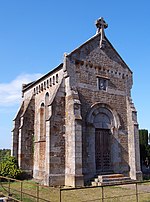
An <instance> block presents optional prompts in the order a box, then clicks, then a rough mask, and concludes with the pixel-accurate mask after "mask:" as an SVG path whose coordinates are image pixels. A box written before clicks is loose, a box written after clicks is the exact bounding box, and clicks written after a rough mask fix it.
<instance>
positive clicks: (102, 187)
mask: <svg viewBox="0 0 150 202" xmlns="http://www.w3.org/2000/svg"><path fill="white" fill-rule="evenodd" d="M102 202H104V187H103V186H102Z"/></svg>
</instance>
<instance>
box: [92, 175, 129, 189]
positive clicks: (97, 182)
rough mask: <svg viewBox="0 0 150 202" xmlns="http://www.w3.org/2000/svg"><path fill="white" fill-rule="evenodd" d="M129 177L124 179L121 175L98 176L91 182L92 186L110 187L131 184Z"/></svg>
mask: <svg viewBox="0 0 150 202" xmlns="http://www.w3.org/2000/svg"><path fill="white" fill-rule="evenodd" d="M131 181H132V180H131V178H130V177H125V176H124V175H123V174H111V175H98V177H97V178H95V179H94V181H93V182H91V184H92V186H101V185H111V184H123V183H126V182H131Z"/></svg>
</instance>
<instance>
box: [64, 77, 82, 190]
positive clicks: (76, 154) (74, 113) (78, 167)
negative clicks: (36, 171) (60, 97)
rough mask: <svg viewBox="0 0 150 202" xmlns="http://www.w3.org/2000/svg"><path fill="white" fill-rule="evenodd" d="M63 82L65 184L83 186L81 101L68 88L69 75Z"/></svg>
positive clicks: (72, 90) (73, 90)
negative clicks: (64, 86) (64, 102)
mask: <svg viewBox="0 0 150 202" xmlns="http://www.w3.org/2000/svg"><path fill="white" fill-rule="evenodd" d="M65 84H66V106H65V109H66V117H65V126H66V134H65V142H66V146H65V150H66V154H65V163H66V164H65V185H66V186H72V187H76V186H83V175H82V117H81V109H80V105H81V103H80V100H79V97H78V93H77V91H76V89H75V88H74V89H70V81H69V77H67V78H65Z"/></svg>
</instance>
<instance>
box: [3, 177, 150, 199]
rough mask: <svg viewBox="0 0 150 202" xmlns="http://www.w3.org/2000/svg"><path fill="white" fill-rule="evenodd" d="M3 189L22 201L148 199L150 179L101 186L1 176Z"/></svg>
mask: <svg viewBox="0 0 150 202" xmlns="http://www.w3.org/2000/svg"><path fill="white" fill-rule="evenodd" d="M0 192H2V193H3V194H4V196H7V197H9V198H10V199H13V200H14V201H18V202H21V201H23V202H44V201H46V202H98V201H99V202H119V201H121V202H128V201H129V202H131V201H132V202H148V201H150V180H148V181H143V182H137V181H133V182H130V183H124V184H122V183H121V184H116V185H105V186H104V185H103V186H97V187H90V186H89V187H78V188H56V187H55V188H54V187H47V186H42V185H39V184H37V183H35V182H31V181H30V182H28V181H20V180H14V179H11V178H6V177H2V176H0Z"/></svg>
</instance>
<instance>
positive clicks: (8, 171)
mask: <svg viewBox="0 0 150 202" xmlns="http://www.w3.org/2000/svg"><path fill="white" fill-rule="evenodd" d="M21 174H22V171H21V170H20V169H19V168H18V164H17V161H16V159H15V157H13V156H5V158H4V159H3V161H1V162H0V175H1V176H4V177H10V178H15V179H17V178H19V176H20V175H21Z"/></svg>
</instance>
